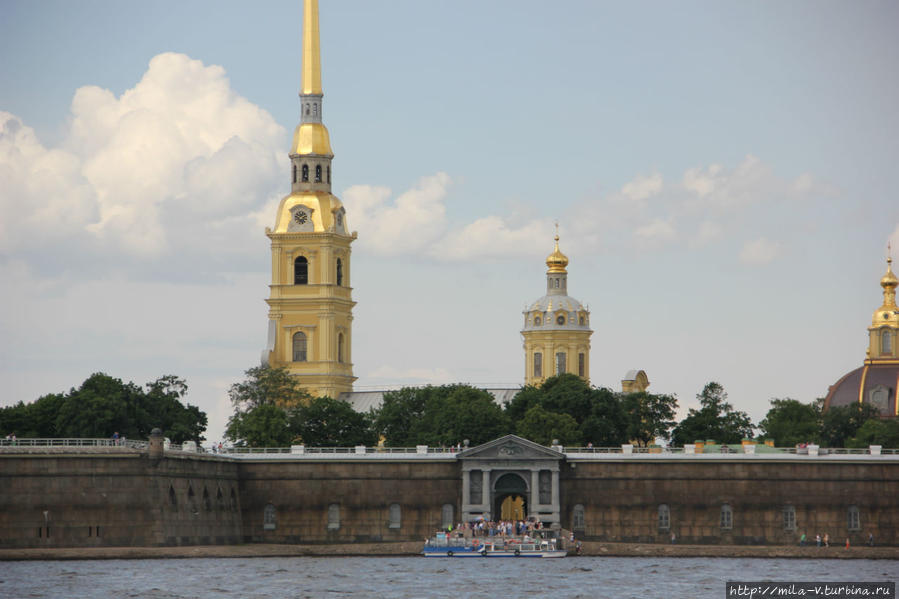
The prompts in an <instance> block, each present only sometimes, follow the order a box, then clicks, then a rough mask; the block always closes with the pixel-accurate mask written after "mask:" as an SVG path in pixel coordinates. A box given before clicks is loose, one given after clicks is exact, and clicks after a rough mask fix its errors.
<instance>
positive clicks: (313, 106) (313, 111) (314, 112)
mask: <svg viewBox="0 0 899 599" xmlns="http://www.w3.org/2000/svg"><path fill="white" fill-rule="evenodd" d="M312 116H318V104H313V105H312Z"/></svg>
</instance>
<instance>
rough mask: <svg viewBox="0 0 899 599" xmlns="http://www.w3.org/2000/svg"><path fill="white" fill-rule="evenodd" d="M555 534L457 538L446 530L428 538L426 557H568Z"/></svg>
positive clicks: (425, 547) (425, 548) (424, 553)
mask: <svg viewBox="0 0 899 599" xmlns="http://www.w3.org/2000/svg"><path fill="white" fill-rule="evenodd" d="M557 542H558V541H557V539H556V538H555V537H548V538H533V537H529V536H524V537H475V538H469V539H466V538H454V537H451V536H448V535H447V534H446V533H437V536H435V537H432V538H430V539H428V540H427V541H426V542H425V546H424V550H423V551H422V554H423V555H424V556H425V557H565V556H566V555H568V551H567V550H565V549H560V548H559V547H558V545H557Z"/></svg>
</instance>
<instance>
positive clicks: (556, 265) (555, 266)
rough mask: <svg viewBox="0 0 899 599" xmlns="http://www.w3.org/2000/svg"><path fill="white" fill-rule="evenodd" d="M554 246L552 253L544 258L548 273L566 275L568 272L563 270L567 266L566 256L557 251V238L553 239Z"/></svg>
mask: <svg viewBox="0 0 899 599" xmlns="http://www.w3.org/2000/svg"><path fill="white" fill-rule="evenodd" d="M555 241H556V246H555V248H553V253H552V254H550V255H549V256H547V257H546V267H547V268H548V269H549V270H548V271H547V272H548V273H567V272H568V271H567V270H566V269H565V267H566V266H568V256H566V255H565V254H563V253H562V252H561V251H560V250H559V236H558V235H556V237H555Z"/></svg>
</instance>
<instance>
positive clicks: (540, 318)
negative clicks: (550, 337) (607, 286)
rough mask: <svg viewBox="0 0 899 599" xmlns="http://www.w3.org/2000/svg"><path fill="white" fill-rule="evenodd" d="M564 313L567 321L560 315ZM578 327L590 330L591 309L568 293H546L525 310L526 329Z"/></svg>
mask: <svg viewBox="0 0 899 599" xmlns="http://www.w3.org/2000/svg"><path fill="white" fill-rule="evenodd" d="M561 313H564V314H565V316H566V318H565V323H563V324H559V322H558V317H559V316H560V315H561ZM552 329H578V330H590V311H589V310H587V308H586V307H585V306H584V305H583V304H582V303H581V302H579V301H578V300H576V299H574V298H573V297H570V296H568V295H561V294H553V295H544V296H543V297H541V298H540V299H538V300H537V301H535V302H532V303H531V304H530V305H529V306H528V308H527V309H526V310H525V311H524V329H523V330H524V331H534V330H552Z"/></svg>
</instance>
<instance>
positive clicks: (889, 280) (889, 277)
mask: <svg viewBox="0 0 899 599" xmlns="http://www.w3.org/2000/svg"><path fill="white" fill-rule="evenodd" d="M892 263H893V259H892V258H887V274H885V275H883V278H882V279H880V286H881V287H883V288H884V289H886V288H887V287H892V288H893V289H895V288H896V285H899V279H897V278H896V275H894V274H893V271H892V269H891V268H890V265H891V264H892Z"/></svg>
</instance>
